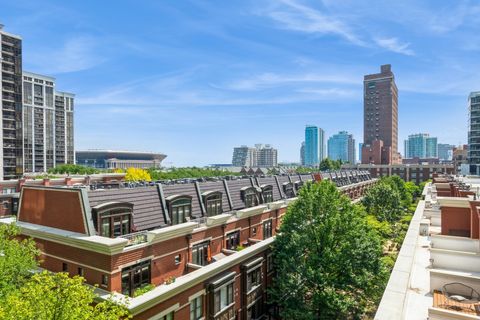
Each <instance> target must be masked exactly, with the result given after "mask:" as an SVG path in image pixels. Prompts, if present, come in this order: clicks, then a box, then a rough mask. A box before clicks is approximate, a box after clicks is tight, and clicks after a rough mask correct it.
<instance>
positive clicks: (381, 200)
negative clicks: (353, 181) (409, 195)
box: [362, 182, 403, 222]
mask: <svg viewBox="0 0 480 320" xmlns="http://www.w3.org/2000/svg"><path fill="white" fill-rule="evenodd" d="M401 202H402V199H401V196H400V193H399V192H398V190H397V189H396V188H395V187H392V186H391V185H390V184H388V183H385V182H379V183H377V184H376V185H374V186H373V187H371V188H370V189H368V190H367V192H366V194H365V196H364V198H363V199H362V204H363V205H364V206H365V209H366V211H367V212H368V214H371V215H374V216H375V217H376V218H377V219H378V220H379V221H388V222H395V221H397V220H398V219H399V218H400V217H401V216H402V214H403V207H402V203H401Z"/></svg>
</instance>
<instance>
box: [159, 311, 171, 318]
mask: <svg viewBox="0 0 480 320" xmlns="http://www.w3.org/2000/svg"><path fill="white" fill-rule="evenodd" d="M173 314H174V311H172V312H169V313H168V314H166V315H164V316H163V317H161V318H160V320H173Z"/></svg>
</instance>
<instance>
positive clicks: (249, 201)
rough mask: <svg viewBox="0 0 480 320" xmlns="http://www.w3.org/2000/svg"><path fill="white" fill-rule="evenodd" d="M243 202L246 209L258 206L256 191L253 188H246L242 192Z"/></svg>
mask: <svg viewBox="0 0 480 320" xmlns="http://www.w3.org/2000/svg"><path fill="white" fill-rule="evenodd" d="M242 193H243V202H244V203H245V207H246V208H251V207H255V206H257V205H258V197H257V190H255V188H253V187H248V188H246V189H243V190H242Z"/></svg>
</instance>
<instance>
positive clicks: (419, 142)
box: [405, 133, 438, 159]
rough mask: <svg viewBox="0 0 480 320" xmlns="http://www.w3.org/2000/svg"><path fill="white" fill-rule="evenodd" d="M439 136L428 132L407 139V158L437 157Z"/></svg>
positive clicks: (412, 135)
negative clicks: (431, 135)
mask: <svg viewBox="0 0 480 320" xmlns="http://www.w3.org/2000/svg"><path fill="white" fill-rule="evenodd" d="M437 157H438V149H437V138H436V137H430V135H429V134H428V133H417V134H411V135H409V136H408V139H407V140H405V158H407V159H408V158H420V159H425V158H437Z"/></svg>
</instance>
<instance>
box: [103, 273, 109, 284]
mask: <svg viewBox="0 0 480 320" xmlns="http://www.w3.org/2000/svg"><path fill="white" fill-rule="evenodd" d="M107 285H108V276H107V275H106V274H102V286H104V287H106V286H107Z"/></svg>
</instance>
